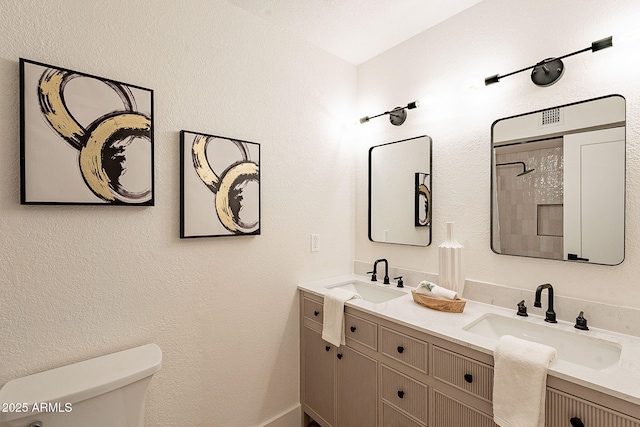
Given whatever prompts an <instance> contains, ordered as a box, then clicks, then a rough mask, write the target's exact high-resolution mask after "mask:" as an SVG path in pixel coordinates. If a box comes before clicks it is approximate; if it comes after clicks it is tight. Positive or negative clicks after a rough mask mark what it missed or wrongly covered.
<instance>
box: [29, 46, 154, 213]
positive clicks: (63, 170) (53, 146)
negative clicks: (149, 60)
mask: <svg viewBox="0 0 640 427" xmlns="http://www.w3.org/2000/svg"><path fill="white" fill-rule="evenodd" d="M20 108H21V115H20V120H21V130H20V139H21V144H20V157H21V158H20V160H21V203H22V204H81V205H138V206H139V205H143V206H152V205H153V204H154V193H153V189H154V183H153V91H152V90H150V89H145V88H141V87H138V86H134V85H129V84H125V83H121V82H116V81H113V80H108V79H104V78H101V77H96V76H91V75H88V74H84V73H81V72H78V71H72V70H67V69H64V68H60V67H54V66H50V65H46V64H41V63H38V62H33V61H29V60H26V59H20Z"/></svg>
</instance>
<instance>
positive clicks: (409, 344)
mask: <svg viewBox="0 0 640 427" xmlns="http://www.w3.org/2000/svg"><path fill="white" fill-rule="evenodd" d="M380 352H381V353H382V354H384V355H387V356H389V357H391V358H392V359H395V360H397V361H399V362H402V363H404V364H405V365H409V366H411V367H413V368H415V369H417V370H418V371H420V372H424V373H425V374H426V373H427V354H428V349H427V343H425V342H423V341H420V340H417V339H415V338H411V337H409V336H407V335H404V334H401V333H399V332H396V331H393V330H391V329H387V328H385V327H384V326H381V327H380Z"/></svg>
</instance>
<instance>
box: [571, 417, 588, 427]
mask: <svg viewBox="0 0 640 427" xmlns="http://www.w3.org/2000/svg"><path fill="white" fill-rule="evenodd" d="M569 422H570V423H571V426H572V427H584V423H583V422H582V420H581V419H580V418H578V417H573V418H571V419H570V420H569Z"/></svg>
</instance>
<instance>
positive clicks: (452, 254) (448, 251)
mask: <svg viewBox="0 0 640 427" xmlns="http://www.w3.org/2000/svg"><path fill="white" fill-rule="evenodd" d="M463 249H464V246H462V245H461V244H460V243H458V241H457V240H456V238H455V236H454V235H453V222H447V238H446V240H445V241H444V242H442V244H441V245H440V246H439V247H438V251H439V254H438V255H439V267H440V272H439V274H440V279H439V280H438V284H439V285H440V286H442V287H445V288H447V289H451V290H452V291H456V292H457V293H458V296H459V297H462V291H463V290H464V266H463V264H462V250H463Z"/></svg>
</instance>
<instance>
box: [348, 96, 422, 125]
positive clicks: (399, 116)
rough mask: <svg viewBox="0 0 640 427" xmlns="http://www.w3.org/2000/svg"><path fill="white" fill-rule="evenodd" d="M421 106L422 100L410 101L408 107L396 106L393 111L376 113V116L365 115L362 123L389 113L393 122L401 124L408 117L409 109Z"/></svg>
mask: <svg viewBox="0 0 640 427" xmlns="http://www.w3.org/2000/svg"><path fill="white" fill-rule="evenodd" d="M419 106H420V102H418V101H413V102H410V103H408V104H407V106H406V107H396V108H394V109H393V110H391V111H385V112H384V113H380V114H376V115H375V116H364V117H362V118H361V119H360V124H363V123H367V122H368V121H369V120H371V119H375V118H376V117H380V116H384V115H387V114H388V115H389V121H390V122H391V124H392V125H394V126H400V125H401V124H403V123H404V121H405V120H406V119H407V110H413V109H414V108H418V107H419Z"/></svg>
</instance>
